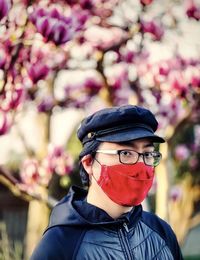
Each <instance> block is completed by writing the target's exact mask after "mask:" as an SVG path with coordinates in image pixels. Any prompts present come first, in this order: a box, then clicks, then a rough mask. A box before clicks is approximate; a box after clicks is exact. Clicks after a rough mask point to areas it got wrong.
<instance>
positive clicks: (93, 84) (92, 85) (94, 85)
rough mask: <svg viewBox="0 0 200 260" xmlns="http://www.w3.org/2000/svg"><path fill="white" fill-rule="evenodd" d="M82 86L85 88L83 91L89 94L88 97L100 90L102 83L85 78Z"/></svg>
mask: <svg viewBox="0 0 200 260" xmlns="http://www.w3.org/2000/svg"><path fill="white" fill-rule="evenodd" d="M84 86H85V90H86V91H87V92H89V93H90V95H95V94H97V93H98V92H99V91H100V89H101V88H102V83H101V82H99V81H97V80H95V79H93V78H87V79H86V81H85V83H84Z"/></svg>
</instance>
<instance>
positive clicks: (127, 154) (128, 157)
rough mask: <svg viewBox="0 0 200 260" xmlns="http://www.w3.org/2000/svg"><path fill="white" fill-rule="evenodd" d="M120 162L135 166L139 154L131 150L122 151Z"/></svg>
mask: <svg viewBox="0 0 200 260" xmlns="http://www.w3.org/2000/svg"><path fill="white" fill-rule="evenodd" d="M119 160H120V162H121V163H124V164H134V163H136V162H137V160H138V153H137V152H135V151H130V150H123V151H120V153H119Z"/></svg>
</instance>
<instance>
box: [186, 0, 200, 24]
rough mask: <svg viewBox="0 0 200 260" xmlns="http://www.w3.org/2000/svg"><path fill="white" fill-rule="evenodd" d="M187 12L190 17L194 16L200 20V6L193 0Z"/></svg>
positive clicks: (189, 3)
mask: <svg viewBox="0 0 200 260" xmlns="http://www.w3.org/2000/svg"><path fill="white" fill-rule="evenodd" d="M186 14H187V16H188V17H189V18H194V19H195V20H197V21H198V20H200V7H198V6H197V5H196V4H195V2H194V1H193V0H190V1H189V2H188V6H187V7H186Z"/></svg>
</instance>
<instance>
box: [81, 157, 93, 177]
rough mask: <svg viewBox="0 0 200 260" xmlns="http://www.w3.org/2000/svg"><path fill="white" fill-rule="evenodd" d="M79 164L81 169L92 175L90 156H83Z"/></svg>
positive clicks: (91, 159)
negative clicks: (81, 166)
mask: <svg viewBox="0 0 200 260" xmlns="http://www.w3.org/2000/svg"><path fill="white" fill-rule="evenodd" d="M81 163H82V165H83V168H84V169H85V171H86V172H87V173H88V174H89V175H92V164H93V158H92V156H91V155H90V154H87V155H85V156H83V158H82V159H81Z"/></svg>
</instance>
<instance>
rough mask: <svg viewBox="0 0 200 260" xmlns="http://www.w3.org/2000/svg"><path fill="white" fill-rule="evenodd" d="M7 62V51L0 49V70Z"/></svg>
mask: <svg viewBox="0 0 200 260" xmlns="http://www.w3.org/2000/svg"><path fill="white" fill-rule="evenodd" d="M5 64H6V53H5V52H4V50H3V49H0V70H1V69H4V66H5Z"/></svg>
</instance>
